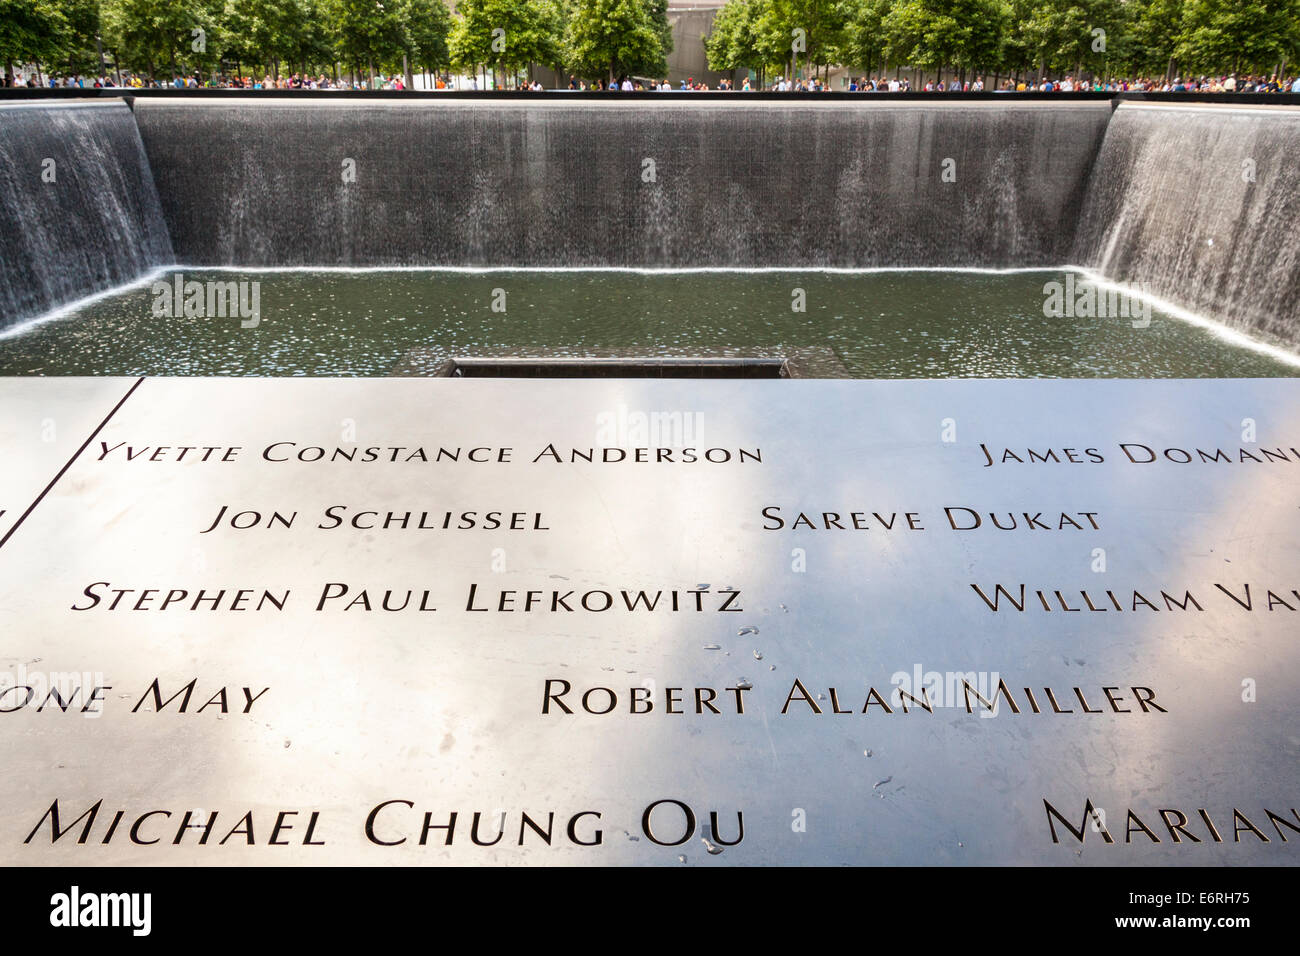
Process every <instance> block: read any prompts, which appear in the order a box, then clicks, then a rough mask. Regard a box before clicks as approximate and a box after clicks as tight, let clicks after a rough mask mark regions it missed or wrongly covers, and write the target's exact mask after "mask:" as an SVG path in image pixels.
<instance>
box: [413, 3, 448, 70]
mask: <svg viewBox="0 0 1300 956" xmlns="http://www.w3.org/2000/svg"><path fill="white" fill-rule="evenodd" d="M451 27H452V21H451V11H450V10H448V9H447V5H446V4H445V3H443V2H442V0H407V5H406V34H407V37H408V38H409V39H410V43H411V47H410V53H411V57H412V59H413V60H414V61H415V62H416V63H418V64H419V65H420V66H422V67H423V68H424V69H425V70H427V71H428V72H429V73H436V72H437V71H439V70H443V69H446V68H447V67H448V66H450V65H451V51H450V50H449V49H448V46H447V38H448V35H449V34H450V33H451Z"/></svg>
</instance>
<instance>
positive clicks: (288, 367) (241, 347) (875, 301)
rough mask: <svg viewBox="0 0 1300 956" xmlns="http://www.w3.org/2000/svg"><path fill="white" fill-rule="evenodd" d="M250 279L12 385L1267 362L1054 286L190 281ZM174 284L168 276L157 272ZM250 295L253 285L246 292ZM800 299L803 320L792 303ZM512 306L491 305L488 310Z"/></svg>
mask: <svg viewBox="0 0 1300 956" xmlns="http://www.w3.org/2000/svg"><path fill="white" fill-rule="evenodd" d="M184 278H185V279H186V280H198V281H200V282H207V281H209V280H212V281H218V282H249V283H252V282H257V283H260V287H259V289H258V292H259V306H260V317H259V322H258V324H257V327H256V328H245V327H243V326H242V324H241V321H240V319H239V318H238V317H228V318H207V317H188V318H187V317H184V316H183V315H182V316H181V317H175V318H173V317H168V316H166V315H156V314H154V312H155V307H157V306H159V301H160V300H159V296H158V295H157V294H155V293H154V292H153V291H152V288H151V286H150V285H148V284H145V285H142V286H139V287H136V288H132V289H129V290H127V291H124V292H121V293H116V294H113V295H110V296H108V297H106V298H103V299H100V300H98V301H96V302H93V303H91V304H89V305H86V306H84V307H82V308H81V309H79V310H76V311H73V312H70V313H68V314H66V315H63V316H61V317H59V318H56V319H52V320H50V321H47V322H44V323H42V324H38V325H35V326H33V327H31V328H29V329H27V330H26V331H22V332H20V333H18V334H16V335H12V336H10V337H8V338H4V339H0V374H5V375H108V374H111V375H137V374H138V375H272V376H274V375H315V376H353V375H357V376H384V375H392V374H433V373H434V372H435V371H436V370H437V368H438V366H439V365H440V364H441V363H442V362H443V361H445V360H446V359H447V358H451V357H454V356H482V355H516V356H533V355H553V356H582V355H609V354H639V355H682V354H685V355H692V354H712V355H718V354H724V353H732V354H736V353H739V354H764V355H772V354H783V355H792V356H795V357H799V356H803V357H804V358H805V359H806V360H807V361H806V365H807V367H808V368H809V369H811V370H813V371H812V374H818V375H830V376H834V377H848V378H945V377H956V378H979V377H989V378H1022V377H1062V378H1096V377H1101V378H1111V377H1114V378H1201V377H1213V378H1219V377H1224V378H1231V377H1272V376H1289V375H1294V374H1296V368H1295V367H1294V366H1291V365H1288V364H1286V363H1285V362H1283V361H1280V360H1279V359H1278V358H1276V357H1273V356H1270V355H1268V354H1264V353H1261V352H1258V351H1254V350H1250V349H1247V348H1243V347H1241V346H1240V345H1237V344H1233V343H1232V342H1229V341H1226V340H1224V339H1222V338H1220V337H1219V336H1217V335H1216V334H1214V332H1212V331H1211V330H1209V329H1206V328H1201V327H1198V326H1195V325H1192V324H1189V323H1186V322H1184V321H1181V320H1179V319H1176V318H1173V317H1170V316H1167V315H1163V314H1161V313H1159V312H1155V311H1153V312H1152V313H1151V321H1150V324H1149V326H1148V327H1146V328H1134V327H1133V324H1132V322H1131V321H1130V320H1129V319H1127V318H1049V317H1045V316H1044V308H1043V307H1044V300H1045V295H1044V290H1043V286H1044V283H1046V282H1049V281H1063V279H1064V274H1063V273H1060V272H1050V271H1044V272H1025V273H1013V274H988V273H973V272H970V273H968V272H867V273H852V274H844V273H826V272H815V271H809V272H752V273H727V272H704V273H662V272H661V273H653V274H641V273H632V272H616V271H587V272H524V271H519V272H513V271H503V272H486V273H466V272H450V271H428V270H422V271H384V272H232V271H207V270H194V271H186V272H185V273H184ZM164 279H166V280H167V281H168V282H169V284H170V277H164ZM248 289H249V290H250V292H251V286H250V287H248ZM797 290H802V296H803V298H804V300H805V302H806V310H805V311H802V312H799V311H794V310H793V309H792V304H793V303H795V302H796V301H797V299H798V297H799V295H800V293H799V292H798V291H797ZM503 302H504V308H505V311H504V312H502V311H494V308H493V307H494V304H495V305H496V306H497V307H498V308H500V306H501V304H502V303H503Z"/></svg>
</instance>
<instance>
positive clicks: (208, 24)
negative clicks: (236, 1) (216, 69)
mask: <svg viewBox="0 0 1300 956" xmlns="http://www.w3.org/2000/svg"><path fill="white" fill-rule="evenodd" d="M219 13H220V12H219V11H218V10H217V9H216V8H215V7H214V6H212V5H211V4H209V3H207V2H204V0H104V3H103V6H102V7H101V17H102V23H103V29H104V36H105V39H106V40H107V42H108V43H109V45H110V46H111V47H112V48H113V49H115V50H117V51H118V55H119V57H120V58H122V59H125V60H126V61H127V62H129V63H130V64H132V65H133V66H135V67H137V68H138V67H140V66H144V67H145V69H146V70H147V72H148V73H149V75H150V76H156V73H157V67H158V65H159V64H163V65H166V66H167V67H168V69H169V70H170V71H171V73H172V74H173V75H176V74H179V73H180V72H181V70H182V68H183V61H186V60H189V59H191V54H193V53H196V52H199V51H196V50H195V47H196V46H199V47H206V46H207V45H208V41H209V39H215V33H216V22H217V20H218V17H219Z"/></svg>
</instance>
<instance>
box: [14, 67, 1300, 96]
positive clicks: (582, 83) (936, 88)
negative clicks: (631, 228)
mask: <svg viewBox="0 0 1300 956" xmlns="http://www.w3.org/2000/svg"><path fill="white" fill-rule="evenodd" d="M5 83H6V85H7V84H8V80H7V78H6V80H5ZM13 85H14V86H15V87H28V88H32V87H35V88H44V87H49V88H51V89H63V88H69V87H71V88H81V89H160V88H174V89H249V90H366V89H376V90H405V89H407V88H408V87H407V84H406V82H405V80H404V79H403V78H402V76H400V75H382V74H381V75H377V76H376V77H375V78H374V80H373V81H372V80H370V79H368V78H362V79H356V80H349V79H346V78H344V79H336V78H331V77H329V76H326V75H325V74H323V73H322V74H320V75H319V76H311V75H309V74H303V73H292V74H285V75H282V76H276V77H273V76H271V75H270V74H265V75H264V76H262V78H261V79H258V78H257V77H255V76H240V75H234V76H226V75H222V74H212V75H209V76H207V77H203V76H201V75H200V74H198V73H195V74H193V75H190V76H179V75H178V76H174V77H173V78H172V79H171V81H170V82H159V81H157V80H155V79H153V78H151V77H148V76H142V75H140V74H136V73H124V74H122V75H121V77H120V78H119V77H110V76H100V77H84V76H80V75H76V76H59V75H54V76H42V75H40V74H38V73H35V72H33V73H30V74H26V75H24V74H23V73H21V72H20V73H17V74H16V75H15V78H14V83H13ZM429 85H431V86H432V88H433V89H436V90H453V89H456V90H479V89H491V88H492V86H491V84H490V82H488V81H486V80H480V79H478V78H477V77H473V76H470V77H458V78H453V77H450V76H442V75H439V76H435V77H433V79H432V82H431V84H429ZM513 88H514V89H519V90H533V91H536V92H543V91H544V90H546V89H547V87H544V86H543V85H542V83H541V82H539V81H537V80H533V81H531V82H528V83H520V84H519V85H518V86H516V87H513ZM839 88H840V89H841V90H847V91H848V92H850V93H863V92H889V93H898V92H910V91H911V90H912V89H913V85H912V82H911V81H910V80H909V79H908V78H907V77H906V76H903V75H901V74H896V75H895V76H893V77H887V76H872V77H866V76H862V77H853V78H850V79H848V81H847V85H843V84H841V86H840V87H839ZM915 88H916V89H919V90H922V91H924V92H927V93H931V92H934V93H941V92H981V91H984V90H985V89H986V86H985V83H984V78H983V77H979V76H977V77H975V78H973V79H970V80H957V79H950V80H948V81H947V82H944V81H943V80H941V79H939V80H926V81H925V82H924V83H923V84H921V85H919V86H917V87H915ZM567 89H569V90H589V91H590V90H594V91H610V92H614V91H621V92H639V91H672V90H677V91H708V90H719V91H723V92H727V91H733V90H735V91H740V92H749V91H752V90H760V89H762V90H767V91H771V92H778V93H786V92H814V93H822V92H828V91H830V90H831V89H832V87H831V86H830V85H828V84H827V83H826V82H824V81H823V80H822V79H821V78H817V77H814V78H812V79H791V78H788V77H777V78H776V79H775V80H773V81H772V82H770V83H766V84H762V85H760V84H759V83H757V82H755V81H753V80H751V79H750V78H749V77H745V78H744V79H743V80H741V81H740V82H739V83H733V82H731V81H730V80H728V79H726V78H723V79H721V80H719V81H717V83H716V84H714V85H712V86H711V85H710V84H709V83H707V82H705V81H702V80H696V79H695V78H694V77H688V78H686V79H684V80H680V81H679V82H678V84H677V85H676V86H674V85H673V84H672V83H670V82H669V81H668V80H666V79H664V80H648V79H644V78H634V77H623V78H621V79H619V80H611V81H606V80H604V79H598V80H593V81H591V82H588V81H586V80H584V79H580V78H578V77H576V76H570V77H569V82H568V86H567ZM996 89H997V91H998V92H1001V93H1012V92H1016V93H1024V92H1042V93H1051V92H1062V93H1069V92H1076V91H1081V90H1092V91H1096V92H1147V93H1150V92H1172V93H1184V92H1187V93H1196V92H1201V93H1300V76H1291V77H1279V76H1269V77H1264V76H1253V75H1242V76H1237V75H1236V74H1231V73H1229V74H1224V75H1218V76H1188V77H1174V78H1173V79H1167V78H1161V79H1152V78H1148V77H1139V78H1137V79H1135V80H1129V79H1107V80H1101V79H1098V78H1091V79H1085V78H1079V79H1076V78H1075V77H1073V76H1066V77H1065V78H1064V79H1058V80H1053V79H1048V78H1043V79H1035V78H1032V77H1031V78H1027V79H1007V80H1003V81H1001V82H999V83H998V85H997V87H996Z"/></svg>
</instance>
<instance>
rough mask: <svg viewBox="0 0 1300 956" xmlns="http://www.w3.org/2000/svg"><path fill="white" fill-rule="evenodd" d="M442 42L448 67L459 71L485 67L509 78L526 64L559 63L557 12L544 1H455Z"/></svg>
mask: <svg viewBox="0 0 1300 956" xmlns="http://www.w3.org/2000/svg"><path fill="white" fill-rule="evenodd" d="M456 12H457V14H458V17H457V20H456V23H455V25H454V26H453V27H452V29H451V34H450V37H449V38H448V41H447V43H448V48H449V53H450V56H451V61H452V63H454V64H455V65H456V66H458V67H460V68H461V69H467V70H474V69H475V68H477V67H479V66H491V67H492V72H493V76H496V75H497V74H498V73H500V74H502V75H503V77H512V76H514V75H516V74H517V73H518V72H519V71H521V70H522V69H523V68H525V67H527V66H528V65H529V64H532V63H545V64H548V65H554V64H556V63H558V62H559V60H560V58H561V57H560V46H559V42H558V38H559V36H560V32H561V29H562V27H561V25H560V23H561V15H560V9H559V7H558V6H557V5H556V4H555V3H553V2H550V0H523V2H522V3H520V2H511V0H461V2H460V4H459V6H458V8H457V11H456Z"/></svg>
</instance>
